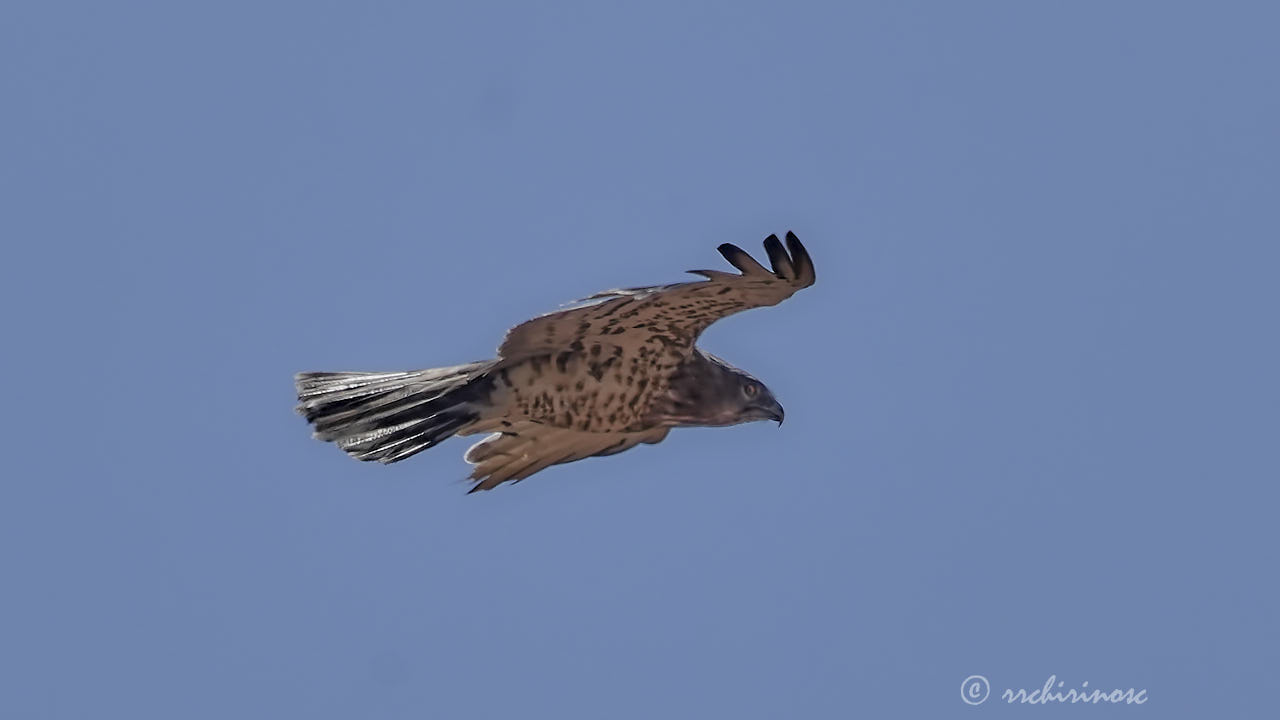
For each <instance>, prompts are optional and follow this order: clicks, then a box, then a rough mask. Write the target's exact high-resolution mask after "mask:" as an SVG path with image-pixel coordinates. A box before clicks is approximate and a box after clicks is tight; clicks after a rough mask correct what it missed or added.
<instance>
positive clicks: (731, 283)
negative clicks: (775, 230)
mask: <svg viewBox="0 0 1280 720" xmlns="http://www.w3.org/2000/svg"><path fill="white" fill-rule="evenodd" d="M718 249H719V250H720V254H721V255H724V257H725V259H726V260H728V261H729V263H730V264H732V265H733V266H734V267H735V268H737V269H738V270H741V271H742V274H740V275H739V274H735V273H727V272H721V271H719V270H690V272H692V273H694V274H696V275H702V276H704V277H706V278H707V279H706V280H697V281H693V282H684V283H676V284H674V285H655V286H652V287H642V288H629V289H625V290H610V291H608V292H603V293H599V294H596V295H592V296H591V297H589V298H586V299H584V300H580V301H579V302H577V303H575V304H573V305H571V306H569V307H567V308H565V309H562V310H558V311H556V312H552V313H548V314H546V315H542V316H540V317H536V318H534V319H532V320H529V321H528V322H525V323H521V324H520V325H517V326H516V327H514V328H512V329H511V330H510V331H509V332H508V333H507V336H506V338H505V339H504V340H503V341H502V345H501V346H500V347H499V348H498V356H499V357H500V358H502V359H504V360H514V359H517V358H522V357H529V356H531V355H538V354H544V353H558V352H564V351H568V350H582V349H583V347H586V346H590V345H592V344H606V345H614V346H621V347H635V346H639V345H642V344H644V343H646V342H647V341H649V340H650V339H652V338H653V337H654V336H660V337H661V338H662V339H663V341H664V342H665V343H666V344H678V345H680V346H681V347H683V348H685V349H691V348H692V347H693V343H694V341H696V340H697V339H698V335H700V334H701V333H702V331H703V330H705V329H706V328H707V326H709V325H710V324H711V323H713V322H715V321H716V320H719V319H720V318H722V317H727V316H729V315H732V314H734V313H737V312H741V311H743V310H749V309H751V308H756V307H765V306H768V305H777V304H778V303H780V302H782V301H783V300H786V299H787V298H789V297H791V295H792V294H794V293H795V292H796V291H797V290H800V289H801V288H806V287H809V286H810V285H812V284H813V283H814V279H815V276H814V272H813V261H812V260H811V259H810V258H809V253H808V252H806V251H805V249H804V245H801V244H800V240H799V238H797V237H796V236H795V233H790V232H788V233H787V249H789V250H790V254H788V252H787V249H784V248H783V246H782V242H781V241H780V240H778V236H777V235H770V236H769V237H768V238H765V241H764V249H765V252H767V253H768V254H769V262H770V264H771V265H772V266H773V270H772V271H769V270H766V269H765V267H764V266H763V265H761V264H760V263H758V262H756V261H755V260H754V259H753V258H752V257H751V256H750V255H748V254H747V253H746V252H745V251H744V250H742V249H741V248H739V247H737V246H735V245H731V244H729V243H725V244H723V245H721V246H720V247H719V248H718Z"/></svg>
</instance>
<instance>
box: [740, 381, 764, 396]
mask: <svg viewBox="0 0 1280 720" xmlns="http://www.w3.org/2000/svg"><path fill="white" fill-rule="evenodd" d="M742 392H743V394H745V395H746V396H747V397H749V398H753V397H755V396H756V395H759V394H760V386H759V385H756V384H755V383H747V384H746V385H744V386H743V387H742Z"/></svg>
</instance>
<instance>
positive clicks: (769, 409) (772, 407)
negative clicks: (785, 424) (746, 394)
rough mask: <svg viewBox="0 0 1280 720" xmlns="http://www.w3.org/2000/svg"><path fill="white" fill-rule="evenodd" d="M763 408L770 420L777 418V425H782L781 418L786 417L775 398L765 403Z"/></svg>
mask: <svg viewBox="0 0 1280 720" xmlns="http://www.w3.org/2000/svg"><path fill="white" fill-rule="evenodd" d="M763 410H764V411H765V412H766V413H768V417H769V419H770V420H777V421H778V427H782V418H784V417H786V413H785V412H783V411H782V406H781V405H779V404H778V401H777V400H774V401H772V402H770V403H769V404H768V405H765V406H764V408H763Z"/></svg>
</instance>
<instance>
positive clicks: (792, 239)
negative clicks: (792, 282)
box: [787, 230, 817, 285]
mask: <svg viewBox="0 0 1280 720" xmlns="http://www.w3.org/2000/svg"><path fill="white" fill-rule="evenodd" d="M787 249H788V250H790V251H791V265H792V267H794V268H795V271H796V279H797V280H799V281H800V282H802V283H805V284H806V285H812V284H813V283H814V281H816V280H817V275H816V274H815V273H814V270H813V258H811V257H809V251H808V250H805V249H804V245H803V244H801V242H800V238H798V237H796V234H795V233H793V232H791V231H790V230H788V231H787Z"/></svg>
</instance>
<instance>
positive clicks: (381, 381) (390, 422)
mask: <svg viewBox="0 0 1280 720" xmlns="http://www.w3.org/2000/svg"><path fill="white" fill-rule="evenodd" d="M492 365H493V363H492V362H477V363H468V364H466V365H458V366H455V367H448V368H436V369H433V370H413V371H408V372H373V373H366V372H336V373H325V372H307V373H298V375H297V376H296V377H295V379H294V384H295V385H296V386H297V390H298V412H299V413H301V414H302V415H303V416H304V417H306V418H307V421H308V422H310V423H311V424H312V425H314V426H315V437H317V438H319V439H320V440H327V441H330V442H333V443H336V444H337V445H338V447H340V448H342V449H343V450H344V451H346V452H347V453H348V454H350V455H351V456H352V457H355V458H357V459H360V460H377V461H379V462H384V463H393V462H396V461H397V460H403V459H405V458H407V457H409V456H410V455H414V454H416V453H419V452H422V451H423V450H426V449H427V448H429V447H432V446H434V445H437V444H439V443H440V442H443V441H444V440H445V439H447V438H448V437H450V436H451V435H453V434H455V433H457V432H458V431H460V430H463V429H465V428H466V427H467V426H468V425H471V424H472V423H474V422H475V421H476V420H478V419H479V418H480V414H481V411H482V410H483V408H484V403H485V401H486V400H487V399H488V397H489V390H490V386H491V381H490V380H489V378H488V376H487V375H485V371H486V370H488V369H489V368H490V367H492Z"/></svg>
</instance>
